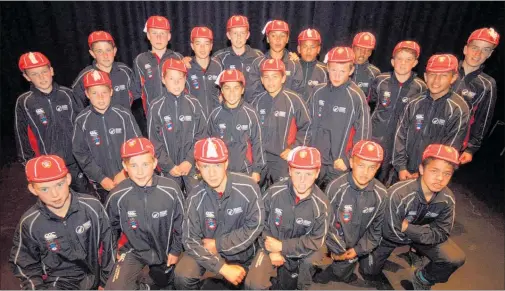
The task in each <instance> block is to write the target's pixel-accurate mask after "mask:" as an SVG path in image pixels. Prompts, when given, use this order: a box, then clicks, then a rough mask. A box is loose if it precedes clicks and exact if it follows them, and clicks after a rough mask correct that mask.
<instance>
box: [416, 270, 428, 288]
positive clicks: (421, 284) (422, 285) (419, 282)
mask: <svg viewBox="0 0 505 291" xmlns="http://www.w3.org/2000/svg"><path fill="white" fill-rule="evenodd" d="M420 273H421V270H419V269H416V270H415V272H414V276H412V285H413V286H414V290H431V285H430V284H427V283H425V282H423V280H422V279H421V278H420V277H419V276H420V275H421V274H420Z"/></svg>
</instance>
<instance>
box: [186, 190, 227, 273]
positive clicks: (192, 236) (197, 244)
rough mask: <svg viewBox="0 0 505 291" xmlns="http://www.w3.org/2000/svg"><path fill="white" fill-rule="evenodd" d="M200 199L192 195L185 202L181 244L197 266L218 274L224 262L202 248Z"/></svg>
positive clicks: (202, 222) (203, 222)
mask: <svg viewBox="0 0 505 291" xmlns="http://www.w3.org/2000/svg"><path fill="white" fill-rule="evenodd" d="M194 193H196V192H194ZM200 199H201V197H200V195H193V196H191V197H189V198H188V200H187V208H186V213H185V216H184V222H183V223H184V225H183V227H182V229H183V235H182V242H183V244H184V249H185V250H186V253H187V254H188V255H189V256H191V257H192V258H193V259H195V261H196V262H197V264H198V265H199V266H202V267H203V268H205V269H207V270H209V271H211V272H213V273H215V274H218V273H219V270H220V269H221V267H223V265H224V264H225V263H226V262H225V260H224V259H223V258H221V257H220V256H219V255H216V256H214V255H212V254H211V253H210V252H209V251H207V249H206V248H204V247H203V244H202V239H203V238H204V236H203V231H202V226H203V225H204V224H205V221H200V217H199V215H198V210H197V207H198V202H199V200H200ZM216 243H217V242H216Z"/></svg>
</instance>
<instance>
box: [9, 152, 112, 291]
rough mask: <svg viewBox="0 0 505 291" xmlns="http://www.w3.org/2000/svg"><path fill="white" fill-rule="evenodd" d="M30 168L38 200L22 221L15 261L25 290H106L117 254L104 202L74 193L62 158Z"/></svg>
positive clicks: (44, 158) (29, 176)
mask: <svg viewBox="0 0 505 291" xmlns="http://www.w3.org/2000/svg"><path fill="white" fill-rule="evenodd" d="M25 169H26V178H27V180H28V190H29V191H30V192H31V193H32V194H33V195H35V196H36V197H37V198H38V200H37V202H36V203H35V205H33V206H32V207H31V208H30V209H29V210H28V211H26V212H25V214H23V216H22V217H21V221H20V222H19V224H18V227H17V229H16V232H15V233H14V239H13V242H14V246H13V247H12V250H11V255H10V259H9V263H10V265H11V267H12V270H13V272H14V275H15V276H16V277H18V278H19V279H20V280H21V289H23V290H36V289H37V290H39V289H55V290H63V289H67V290H69V289H70V290H92V289H95V290H96V289H97V288H102V289H103V287H104V286H105V282H107V278H108V277H109V275H110V273H111V271H112V267H113V266H114V261H115V257H116V254H115V243H114V242H115V238H114V236H113V232H112V231H111V227H110V222H109V217H108V216H107V213H106V212H105V209H104V208H103V206H102V204H101V203H100V201H98V200H97V199H95V198H93V197H91V196H89V195H86V194H81V193H78V192H75V191H73V190H71V189H70V187H69V185H70V183H71V180H72V176H71V175H70V173H69V172H68V169H67V167H66V166H65V162H64V161H63V159H62V158H60V157H58V156H55V155H41V156H39V157H37V158H33V159H31V160H29V161H28V162H27V163H26V168H25Z"/></svg>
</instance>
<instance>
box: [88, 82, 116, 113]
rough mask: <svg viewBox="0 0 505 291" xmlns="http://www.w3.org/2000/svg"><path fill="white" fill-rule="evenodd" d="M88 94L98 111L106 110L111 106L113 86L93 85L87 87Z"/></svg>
mask: <svg viewBox="0 0 505 291" xmlns="http://www.w3.org/2000/svg"><path fill="white" fill-rule="evenodd" d="M85 92H86V96H87V97H88V99H89V102H90V103H91V105H92V106H93V107H94V108H95V109H96V110H97V111H105V110H107V108H109V106H110V100H111V98H112V93H113V92H112V88H110V87H109V86H106V85H97V86H91V87H89V88H87V89H86V91H85Z"/></svg>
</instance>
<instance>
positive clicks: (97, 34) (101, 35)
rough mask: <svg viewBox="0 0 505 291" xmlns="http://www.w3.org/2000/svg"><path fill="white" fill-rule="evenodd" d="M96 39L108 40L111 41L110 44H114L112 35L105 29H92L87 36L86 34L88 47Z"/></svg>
mask: <svg viewBox="0 0 505 291" xmlns="http://www.w3.org/2000/svg"><path fill="white" fill-rule="evenodd" d="M97 41H110V42H112V46H115V43H114V39H113V38H112V35H110V33H108V32H106V31H101V30H100V31H93V32H92V33H91V34H90V35H89V36H88V45H89V48H91V45H92V44H93V43H94V42H97Z"/></svg>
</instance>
